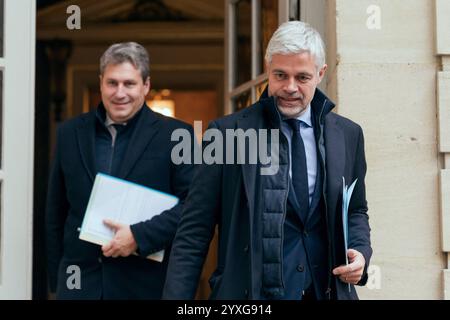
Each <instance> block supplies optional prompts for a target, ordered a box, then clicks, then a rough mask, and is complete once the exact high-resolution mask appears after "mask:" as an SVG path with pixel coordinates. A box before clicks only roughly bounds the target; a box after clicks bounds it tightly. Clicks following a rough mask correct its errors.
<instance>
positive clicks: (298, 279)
mask: <svg viewBox="0 0 450 320" xmlns="http://www.w3.org/2000/svg"><path fill="white" fill-rule="evenodd" d="M266 66H267V72H268V87H267V89H266V91H265V92H264V93H263V94H262V96H261V98H260V100H259V101H258V102H257V103H255V104H253V105H252V106H250V107H248V108H246V109H244V110H242V111H240V112H237V113H235V114H232V115H229V116H226V117H224V118H222V119H218V120H215V121H213V122H212V123H211V125H210V128H215V129H216V130H219V131H220V132H221V133H222V135H223V136H224V137H225V136H229V135H227V133H228V132H229V131H230V130H231V131H237V130H241V131H242V130H245V131H249V130H254V131H258V132H260V131H261V130H266V131H269V132H270V133H271V141H270V142H265V141H263V142H262V143H265V145H264V146H265V147H266V148H265V149H267V150H269V149H271V150H272V149H273V150H279V154H278V155H279V157H277V154H276V153H275V154H271V158H272V160H274V159H276V158H278V160H279V166H276V167H277V169H278V170H275V171H274V172H273V173H272V174H263V173H262V172H263V170H262V169H266V168H267V167H265V165H266V163H264V161H262V159H259V160H260V161H259V162H258V163H256V164H252V163H240V162H237V163H236V162H234V163H226V164H221V163H220V164H219V163H216V164H203V165H201V167H200V168H199V170H198V171H197V173H196V176H195V178H194V180H193V183H192V187H191V190H190V192H189V195H188V197H187V200H186V206H185V207H184V209H183V215H182V219H181V221H180V224H179V227H178V231H177V234H176V237H175V240H174V243H173V248H172V253H171V258H170V263H169V268H168V272H167V279H166V283H165V287H164V294H163V298H166V299H192V298H193V297H194V294H195V291H196V287H197V282H198V278H199V275H200V272H201V270H202V264H203V262H204V258H205V256H206V253H207V251H208V247H209V242H210V240H211V237H212V235H213V233H214V230H215V226H216V224H217V225H218V230H219V245H218V248H219V250H218V265H217V269H216V270H215V272H214V273H213V275H212V277H211V279H210V284H211V289H212V293H211V298H215V299H263V300H265V299H290V300H302V299H303V300H316V299H318V300H322V299H356V298H357V294H356V291H355V288H354V285H356V284H358V285H363V284H365V282H366V281H367V267H368V265H369V260H370V257H371V254H372V249H371V246H370V228H369V223H368V215H367V202H366V195H365V183H364V179H365V174H366V161H365V156H364V139H363V133H362V129H361V127H360V126H359V125H357V124H356V123H354V122H352V121H350V120H348V119H346V118H343V117H341V116H339V115H337V114H335V113H332V112H331V110H332V109H333V107H334V104H333V102H331V101H330V100H329V99H328V98H327V97H326V96H325V95H324V94H323V93H322V92H321V91H320V90H319V89H317V85H318V84H319V83H320V81H321V80H322V79H323V77H324V75H325V71H326V69H327V65H326V64H325V50H324V44H323V42H322V39H321V37H320V35H319V33H318V32H317V31H316V30H314V29H313V28H312V27H311V26H309V25H308V24H306V23H303V22H300V21H291V22H287V23H284V24H282V25H281V26H280V27H279V28H278V29H277V31H276V32H275V33H274V35H273V36H272V38H271V40H270V42H269V44H268V47H267V51H266ZM272 132H275V133H278V132H280V134H279V135H275V134H272ZM276 137H279V138H280V139H279V140H278V139H277V138H276ZM213 143H216V142H215V141H214V142H213ZM228 143H229V141H227V142H226V143H224V144H228ZM205 144H206V143H205ZM269 144H271V148H269ZM249 145H250V144H249ZM273 145H277V146H278V147H279V148H278V149H277V148H272V147H273ZM260 146H261V140H260V141H259V143H253V144H251V145H250V146H249V148H248V149H245V146H244V147H243V148H241V146H239V147H238V150H250V151H249V154H255V152H257V153H258V154H259V152H258V150H256V149H258V148H259V149H261V147H260ZM205 147H209V145H206V146H205ZM252 148H253V149H252ZM224 152H225V153H226V155H227V156H224V158H227V159H228V155H230V154H235V150H232V149H228V148H226V149H225V151H224ZM244 159H245V155H244ZM343 177H344V178H345V181H346V182H347V183H348V182H353V181H354V180H356V179H357V182H356V186H355V189H354V191H353V196H352V198H351V201H350V205H349V210H348V230H349V231H348V236H349V239H348V250H347V248H346V246H345V241H344V232H343V222H342V215H341V214H342V211H341V210H342V189H343V186H342V181H343V180H342V178H343ZM346 259H348V261H349V264H348V265H346Z"/></svg>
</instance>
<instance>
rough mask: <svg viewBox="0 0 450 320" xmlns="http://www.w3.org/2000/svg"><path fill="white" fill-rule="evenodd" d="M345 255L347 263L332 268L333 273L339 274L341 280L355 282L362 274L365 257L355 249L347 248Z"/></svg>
mask: <svg viewBox="0 0 450 320" xmlns="http://www.w3.org/2000/svg"><path fill="white" fill-rule="evenodd" d="M347 257H348V261H349V264H348V265H342V266H339V267H337V268H335V269H333V274H334V275H337V276H339V279H341V281H342V282H345V283H351V284H357V283H358V282H359V281H360V280H361V277H362V275H363V272H364V266H365V265H366V259H364V256H363V255H362V253H361V252H359V251H357V250H355V249H348V251H347Z"/></svg>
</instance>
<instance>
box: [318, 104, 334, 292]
mask: <svg viewBox="0 0 450 320" xmlns="http://www.w3.org/2000/svg"><path fill="white" fill-rule="evenodd" d="M326 103H327V100H326V99H325V101H324V102H323V105H322V109H321V111H320V115H319V127H318V128H319V130H320V132H319V153H320V161H321V164H322V168H323V184H322V196H323V200H324V206H325V223H326V225H327V235H328V239H327V241H328V284H327V289H326V291H325V294H326V296H327V299H328V300H331V280H332V276H331V272H332V271H331V269H332V268H333V259H332V254H333V253H332V243H331V231H330V226H329V220H328V203H327V198H326V192H325V191H326V181H327V171H326V168H325V160H324V159H325V154H324V150H322V147H323V148H325V142H324V136H323V130H322V116H323V111H324V109H325V104H326Z"/></svg>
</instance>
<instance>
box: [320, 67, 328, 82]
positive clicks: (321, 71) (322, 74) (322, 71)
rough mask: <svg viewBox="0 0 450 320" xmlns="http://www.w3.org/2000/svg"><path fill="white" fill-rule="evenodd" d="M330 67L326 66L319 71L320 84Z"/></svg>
mask: <svg viewBox="0 0 450 320" xmlns="http://www.w3.org/2000/svg"><path fill="white" fill-rule="evenodd" d="M327 68H328V65H327V64H324V65H323V67H322V68H321V69H320V70H319V83H320V82H321V81H322V79H323V77H324V76H325V72H326V71H327Z"/></svg>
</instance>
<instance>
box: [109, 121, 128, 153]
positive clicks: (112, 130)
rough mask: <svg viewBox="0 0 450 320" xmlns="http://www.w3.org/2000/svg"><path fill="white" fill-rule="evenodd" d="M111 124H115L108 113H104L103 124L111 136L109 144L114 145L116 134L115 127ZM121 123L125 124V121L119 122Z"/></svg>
mask: <svg viewBox="0 0 450 320" xmlns="http://www.w3.org/2000/svg"><path fill="white" fill-rule="evenodd" d="M113 124H116V123H115V122H114V121H113V120H112V119H111V118H110V117H109V115H108V113H106V120H105V126H106V129H108V131H109V133H110V134H111V138H112V142H111V144H112V145H113V146H114V144H115V142H116V136H117V130H116V128H114V126H113ZM121 125H124V126H126V125H127V123H126V122H124V123H121Z"/></svg>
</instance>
